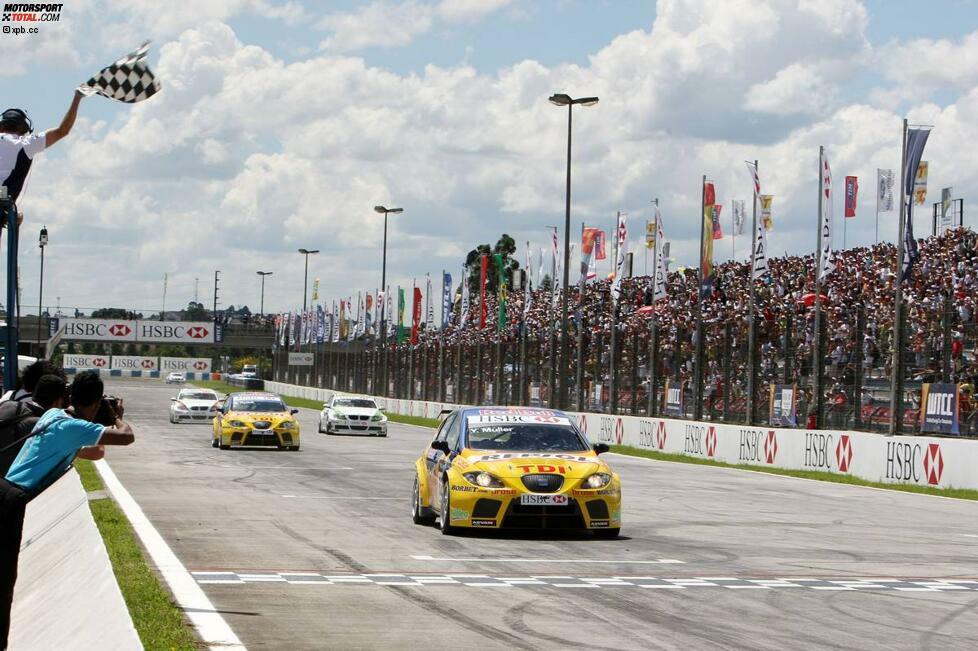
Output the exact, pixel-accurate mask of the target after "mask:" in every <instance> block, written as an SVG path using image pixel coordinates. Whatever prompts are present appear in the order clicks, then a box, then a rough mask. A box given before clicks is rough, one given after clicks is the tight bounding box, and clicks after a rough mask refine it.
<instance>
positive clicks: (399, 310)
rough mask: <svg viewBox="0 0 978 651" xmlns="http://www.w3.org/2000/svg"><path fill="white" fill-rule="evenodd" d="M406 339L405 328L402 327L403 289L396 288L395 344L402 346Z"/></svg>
mask: <svg viewBox="0 0 978 651" xmlns="http://www.w3.org/2000/svg"><path fill="white" fill-rule="evenodd" d="M405 339H407V328H405V327H404V289H403V288H402V287H401V286H400V285H398V286H397V343H399V344H403V343H404V340H405Z"/></svg>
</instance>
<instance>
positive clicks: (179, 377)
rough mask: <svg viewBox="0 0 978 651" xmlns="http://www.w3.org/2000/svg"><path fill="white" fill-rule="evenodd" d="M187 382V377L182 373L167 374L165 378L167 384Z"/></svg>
mask: <svg viewBox="0 0 978 651" xmlns="http://www.w3.org/2000/svg"><path fill="white" fill-rule="evenodd" d="M186 382H187V376H186V375H184V374H183V373H177V372H176V371H174V372H172V373H168V374H167V376H166V383H167V384H185V383H186Z"/></svg>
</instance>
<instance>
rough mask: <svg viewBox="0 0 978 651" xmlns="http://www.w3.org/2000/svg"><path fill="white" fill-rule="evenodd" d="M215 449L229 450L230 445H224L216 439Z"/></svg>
mask: <svg viewBox="0 0 978 651" xmlns="http://www.w3.org/2000/svg"><path fill="white" fill-rule="evenodd" d="M217 447H218V448H220V449H221V450H230V449H231V446H230V445H224V443H223V442H222V441H221V439H217Z"/></svg>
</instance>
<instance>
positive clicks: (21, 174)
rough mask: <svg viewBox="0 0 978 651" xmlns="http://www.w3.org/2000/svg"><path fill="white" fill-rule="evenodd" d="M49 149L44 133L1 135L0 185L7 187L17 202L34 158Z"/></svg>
mask: <svg viewBox="0 0 978 651" xmlns="http://www.w3.org/2000/svg"><path fill="white" fill-rule="evenodd" d="M45 147H47V138H46V137H45V136H44V134H43V133H26V134H24V135H22V136H18V135H16V134H13V133H0V179H3V181H0V185H5V186H7V192H8V193H9V195H10V197H11V198H12V199H13V200H14V201H16V200H17V197H18V196H20V191H21V190H22V189H23V187H24V181H25V180H26V179H27V173H28V171H30V168H31V162H32V161H33V159H34V156H36V155H37V154H39V153H40V152H42V151H44V149H45Z"/></svg>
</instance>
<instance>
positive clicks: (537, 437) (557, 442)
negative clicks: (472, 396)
mask: <svg viewBox="0 0 978 651" xmlns="http://www.w3.org/2000/svg"><path fill="white" fill-rule="evenodd" d="M466 447H468V448H471V449H473V450H514V451H518V452H582V451H584V450H587V449H588V446H587V445H586V444H585V442H584V440H583V439H581V437H580V435H579V434H578V433H577V432H576V431H574V429H573V428H571V427H566V426H560V425H537V424H519V425H487V426H484V427H470V428H469V434H468V445H466Z"/></svg>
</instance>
